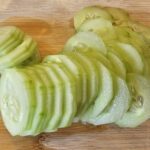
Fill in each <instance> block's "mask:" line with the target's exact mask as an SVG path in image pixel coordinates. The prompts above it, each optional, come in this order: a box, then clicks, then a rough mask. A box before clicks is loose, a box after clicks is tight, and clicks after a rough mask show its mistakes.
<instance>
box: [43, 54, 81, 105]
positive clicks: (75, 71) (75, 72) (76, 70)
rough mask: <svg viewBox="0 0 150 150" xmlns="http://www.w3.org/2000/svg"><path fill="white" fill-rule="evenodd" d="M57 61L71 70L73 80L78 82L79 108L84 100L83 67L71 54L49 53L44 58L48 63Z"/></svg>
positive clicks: (76, 85)
mask: <svg viewBox="0 0 150 150" xmlns="http://www.w3.org/2000/svg"><path fill="white" fill-rule="evenodd" d="M53 61H54V62H57V63H62V64H63V65H64V67H66V69H67V70H68V71H69V73H70V74H71V76H72V78H73V79H72V80H73V81H74V82H75V83H76V84H75V87H76V88H77V89H76V90H77V93H78V94H77V95H76V96H77V99H76V100H77V108H79V106H80V104H81V102H82V97H83V91H84V90H83V79H82V78H83V77H82V72H83V71H82V67H81V66H80V65H79V64H78V63H75V62H74V61H72V59H71V58H70V57H69V56H66V55H61V54H59V55H53V56H52V55H48V56H46V57H45V58H44V60H43V62H44V63H48V62H50V63H51V62H53Z"/></svg>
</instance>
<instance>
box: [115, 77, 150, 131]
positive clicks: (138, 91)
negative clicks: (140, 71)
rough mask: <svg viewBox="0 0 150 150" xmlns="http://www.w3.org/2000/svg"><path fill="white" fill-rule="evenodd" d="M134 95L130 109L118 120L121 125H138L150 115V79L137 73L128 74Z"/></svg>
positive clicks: (129, 84) (130, 87) (128, 80)
mask: <svg viewBox="0 0 150 150" xmlns="http://www.w3.org/2000/svg"><path fill="white" fill-rule="evenodd" d="M127 82H128V86H129V89H130V92H131V95H132V101H131V105H130V108H129V110H128V111H127V112H126V113H125V114H124V116H123V117H122V118H121V119H120V120H119V121H117V122H116V124H117V125H119V126H120V127H131V128H133V127H137V126H138V125H140V124H141V123H143V122H144V121H146V120H147V119H149V117H150V108H149V106H150V92H149V91H150V80H149V79H147V78H145V77H144V76H141V75H137V74H129V75H128V76H127Z"/></svg>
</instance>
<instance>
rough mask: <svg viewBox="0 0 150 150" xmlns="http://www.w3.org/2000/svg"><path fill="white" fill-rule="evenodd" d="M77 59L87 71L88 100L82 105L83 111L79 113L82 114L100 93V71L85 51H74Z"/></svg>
mask: <svg viewBox="0 0 150 150" xmlns="http://www.w3.org/2000/svg"><path fill="white" fill-rule="evenodd" d="M74 56H75V59H76V60H77V61H79V62H80V63H81V65H82V66H83V67H85V65H86V67H85V71H86V74H87V84H88V87H87V90H88V91H87V100H86V103H85V104H84V106H83V107H82V110H81V112H80V113H79V116H82V114H83V113H84V112H85V111H86V110H87V109H88V107H89V106H90V104H91V103H92V102H93V101H94V100H95V98H96V96H97V94H98V82H99V80H98V73H97V70H96V67H95V65H93V62H92V61H91V60H90V59H89V58H88V57H86V56H84V53H74Z"/></svg>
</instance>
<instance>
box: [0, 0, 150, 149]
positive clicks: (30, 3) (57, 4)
mask: <svg viewBox="0 0 150 150" xmlns="http://www.w3.org/2000/svg"><path fill="white" fill-rule="evenodd" d="M97 4H98V5H103V6H114V7H120V8H124V9H125V10H127V11H128V12H129V13H130V14H131V16H132V17H133V18H134V19H135V20H139V21H141V22H142V23H144V24H146V25H150V0H84V1H81V0H19V1H18V0H0V14H1V15H0V22H1V24H0V25H4V24H5V25H16V26H18V27H20V28H21V29H23V30H24V31H25V32H27V33H28V34H29V35H31V36H33V38H35V40H37V41H38V44H39V49H40V52H41V54H42V56H45V55H47V54H53V53H57V52H59V51H60V50H61V49H62V48H63V45H64V43H65V42H66V40H67V39H68V38H69V37H70V36H71V35H72V34H73V33H74V29H73V23H72V17H73V15H74V14H75V12H77V11H78V10H79V9H81V8H82V7H85V6H89V5H97ZM68 134H69V135H70V136H68ZM49 135H51V136H48V139H49V140H50V141H51V142H50V146H51V147H52V148H55V149H59V150H62V148H64V149H66V150H67V149H70V150H74V149H78V150H81V149H82V150H84V149H86V150H94V148H95V147H94V146H95V145H96V144H97V145H98V148H95V149H98V150H99V149H101V150H110V149H111V150H112V149H116V150H135V149H136V150H149V149H150V121H147V122H146V123H145V124H143V125H142V126H140V127H138V128H136V129H120V128H118V127H116V126H114V125H108V126H102V127H98V128H93V127H89V126H88V127H87V126H82V125H74V126H72V127H70V128H69V129H62V130H60V131H59V132H58V133H54V134H49ZM58 136H61V137H62V138H59V139H58ZM40 137H41V138H42V139H43V138H45V136H44V137H43V135H42V136H39V137H25V138H24V137H11V136H10V135H9V133H8V132H7V130H6V129H5V128H4V126H3V123H2V121H1V120H0V150H41V149H46V148H45V146H46V145H45V143H43V144H44V146H43V147H41V145H40V144H39V143H38V139H39V138H40ZM85 137H86V138H85ZM41 138H40V142H41V141H42V140H41ZM86 139H88V140H86ZM64 143H65V144H64ZM79 143H83V147H82V148H81V147H80V146H79ZM85 145H88V147H85ZM73 146H74V147H73Z"/></svg>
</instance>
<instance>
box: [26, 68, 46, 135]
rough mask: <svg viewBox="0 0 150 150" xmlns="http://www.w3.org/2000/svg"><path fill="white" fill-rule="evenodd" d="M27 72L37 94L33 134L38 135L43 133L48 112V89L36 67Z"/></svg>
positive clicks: (27, 69)
mask: <svg viewBox="0 0 150 150" xmlns="http://www.w3.org/2000/svg"><path fill="white" fill-rule="evenodd" d="M26 71H27V72H28V73H29V74H30V78H32V80H33V82H34V83H35V84H36V86H35V94H36V109H35V112H34V113H35V114H34V118H33V122H32V132H33V135H37V134H39V133H41V132H42V125H43V118H45V114H46V110H45V105H46V99H45V98H46V94H47V93H46V92H47V91H46V87H45V85H44V83H43V81H42V78H41V77H40V75H39V73H38V72H37V71H36V70H35V69H34V67H27V68H26Z"/></svg>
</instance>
